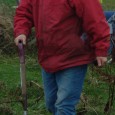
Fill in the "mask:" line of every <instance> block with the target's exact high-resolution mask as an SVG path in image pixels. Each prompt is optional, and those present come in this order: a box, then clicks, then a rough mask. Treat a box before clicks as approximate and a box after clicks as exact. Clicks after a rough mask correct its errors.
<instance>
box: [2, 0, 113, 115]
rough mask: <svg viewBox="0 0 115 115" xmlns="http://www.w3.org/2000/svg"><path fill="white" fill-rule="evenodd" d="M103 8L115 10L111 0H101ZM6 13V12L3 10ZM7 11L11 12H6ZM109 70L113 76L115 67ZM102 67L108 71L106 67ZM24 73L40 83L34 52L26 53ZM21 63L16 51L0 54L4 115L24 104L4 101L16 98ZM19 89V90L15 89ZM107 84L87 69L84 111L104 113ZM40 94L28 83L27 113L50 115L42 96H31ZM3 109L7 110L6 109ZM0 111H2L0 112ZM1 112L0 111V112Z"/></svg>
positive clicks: (18, 113)
mask: <svg viewBox="0 0 115 115" xmlns="http://www.w3.org/2000/svg"><path fill="white" fill-rule="evenodd" d="M103 1H104V4H103V8H104V9H105V10H115V1H114V0H109V1H108V0H103ZM1 3H4V4H6V5H8V7H10V8H11V10H12V6H13V5H16V1H15V0H0V4H1ZM6 15H7V12H6ZM8 15H10V13H8ZM111 68H112V74H113V75H114V76H115V67H114V66H111ZM103 71H106V72H110V71H109V68H108V67H106V68H105V69H104V70H103ZM26 76H27V81H28V82H30V81H35V82H36V83H39V84H40V85H41V86H42V78H41V72H40V66H39V65H38V64H37V59H36V58H35V56H33V57H30V56H26ZM19 88H20V67H19V58H18V57H17V55H15V56H12V57H8V55H7V56H1V55H0V103H2V104H0V111H1V110H2V111H3V110H4V109H5V110H4V115H8V113H9V115H12V114H13V115H22V114H23V108H22V105H21V103H16V102H12V103H4V104H3V102H5V101H7V99H11V100H16V96H20V89H19ZM17 89H19V90H17ZM108 94H109V85H108V83H106V82H104V81H102V80H100V75H99V74H98V73H97V72H95V71H94V72H93V73H92V71H91V68H90V69H89V71H88V73H87V77H86V79H85V83H84V88H83V97H84V98H85V99H84V98H83V99H84V102H85V105H86V109H87V111H88V112H87V113H86V114H85V115H105V114H104V112H103V109H104V107H105V104H106V103H107V100H108V96H109V95H108ZM38 95H40V94H38V90H37V88H36V87H28V97H29V100H28V101H29V105H28V115H38V114H39V115H50V114H49V113H48V112H47V110H46V109H45V104H44V99H43V98H42V99H41V100H40V101H38V102H36V101H34V99H35V98H36V97H37V96H38ZM78 108H79V109H81V108H83V103H82V102H80V104H79V105H78ZM5 111H6V113H5ZM2 114H3V112H2ZM0 115H1V113H0ZM111 115H115V104H114V106H113V108H112V110H111Z"/></svg>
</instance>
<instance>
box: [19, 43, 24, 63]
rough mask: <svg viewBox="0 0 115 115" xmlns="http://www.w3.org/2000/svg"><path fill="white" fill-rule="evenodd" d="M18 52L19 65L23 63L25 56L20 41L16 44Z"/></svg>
mask: <svg viewBox="0 0 115 115" xmlns="http://www.w3.org/2000/svg"><path fill="white" fill-rule="evenodd" d="M18 50H19V57H20V63H21V64H23V63H25V56H24V45H23V43H22V41H19V43H18Z"/></svg>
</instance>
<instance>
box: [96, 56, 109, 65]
mask: <svg viewBox="0 0 115 115" xmlns="http://www.w3.org/2000/svg"><path fill="white" fill-rule="evenodd" d="M96 60H97V65H98V66H99V67H101V66H103V65H105V63H106V62H107V57H96Z"/></svg>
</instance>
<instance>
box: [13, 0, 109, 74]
mask: <svg viewBox="0 0 115 115" xmlns="http://www.w3.org/2000/svg"><path fill="white" fill-rule="evenodd" d="M33 26H35V31H36V38H37V44H38V60H39V63H40V64H41V66H42V67H43V68H44V69H45V70H46V71H48V72H55V71H58V70H61V69H65V68H68V67H73V66H77V65H82V64H88V63H90V62H92V61H93V60H95V58H96V56H107V50H108V47H109V42H110V41H109V27H108V24H107V22H106V19H105V16H104V14H103V11H102V8H101V5H100V4H99V1H98V0H21V3H20V5H19V7H18V8H17V10H16V15H15V18H14V31H15V37H17V36H18V35H20V34H25V35H27V36H28V34H29V33H30V30H31V28H32V27H33ZM84 32H85V33H87V37H86V38H85V39H83V38H82V37H83V33H84Z"/></svg>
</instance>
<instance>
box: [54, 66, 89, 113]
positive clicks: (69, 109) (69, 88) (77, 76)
mask: <svg viewBox="0 0 115 115" xmlns="http://www.w3.org/2000/svg"><path fill="white" fill-rule="evenodd" d="M86 71H87V65H82V66H77V67H72V68H68V69H64V70H62V71H59V72H57V73H56V82H57V85H58V92H57V100H56V103H55V108H56V112H55V115H76V110H75V106H76V104H77V103H78V102H79V99H80V94H81V91H82V86H83V81H84V77H85V75H86Z"/></svg>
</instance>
